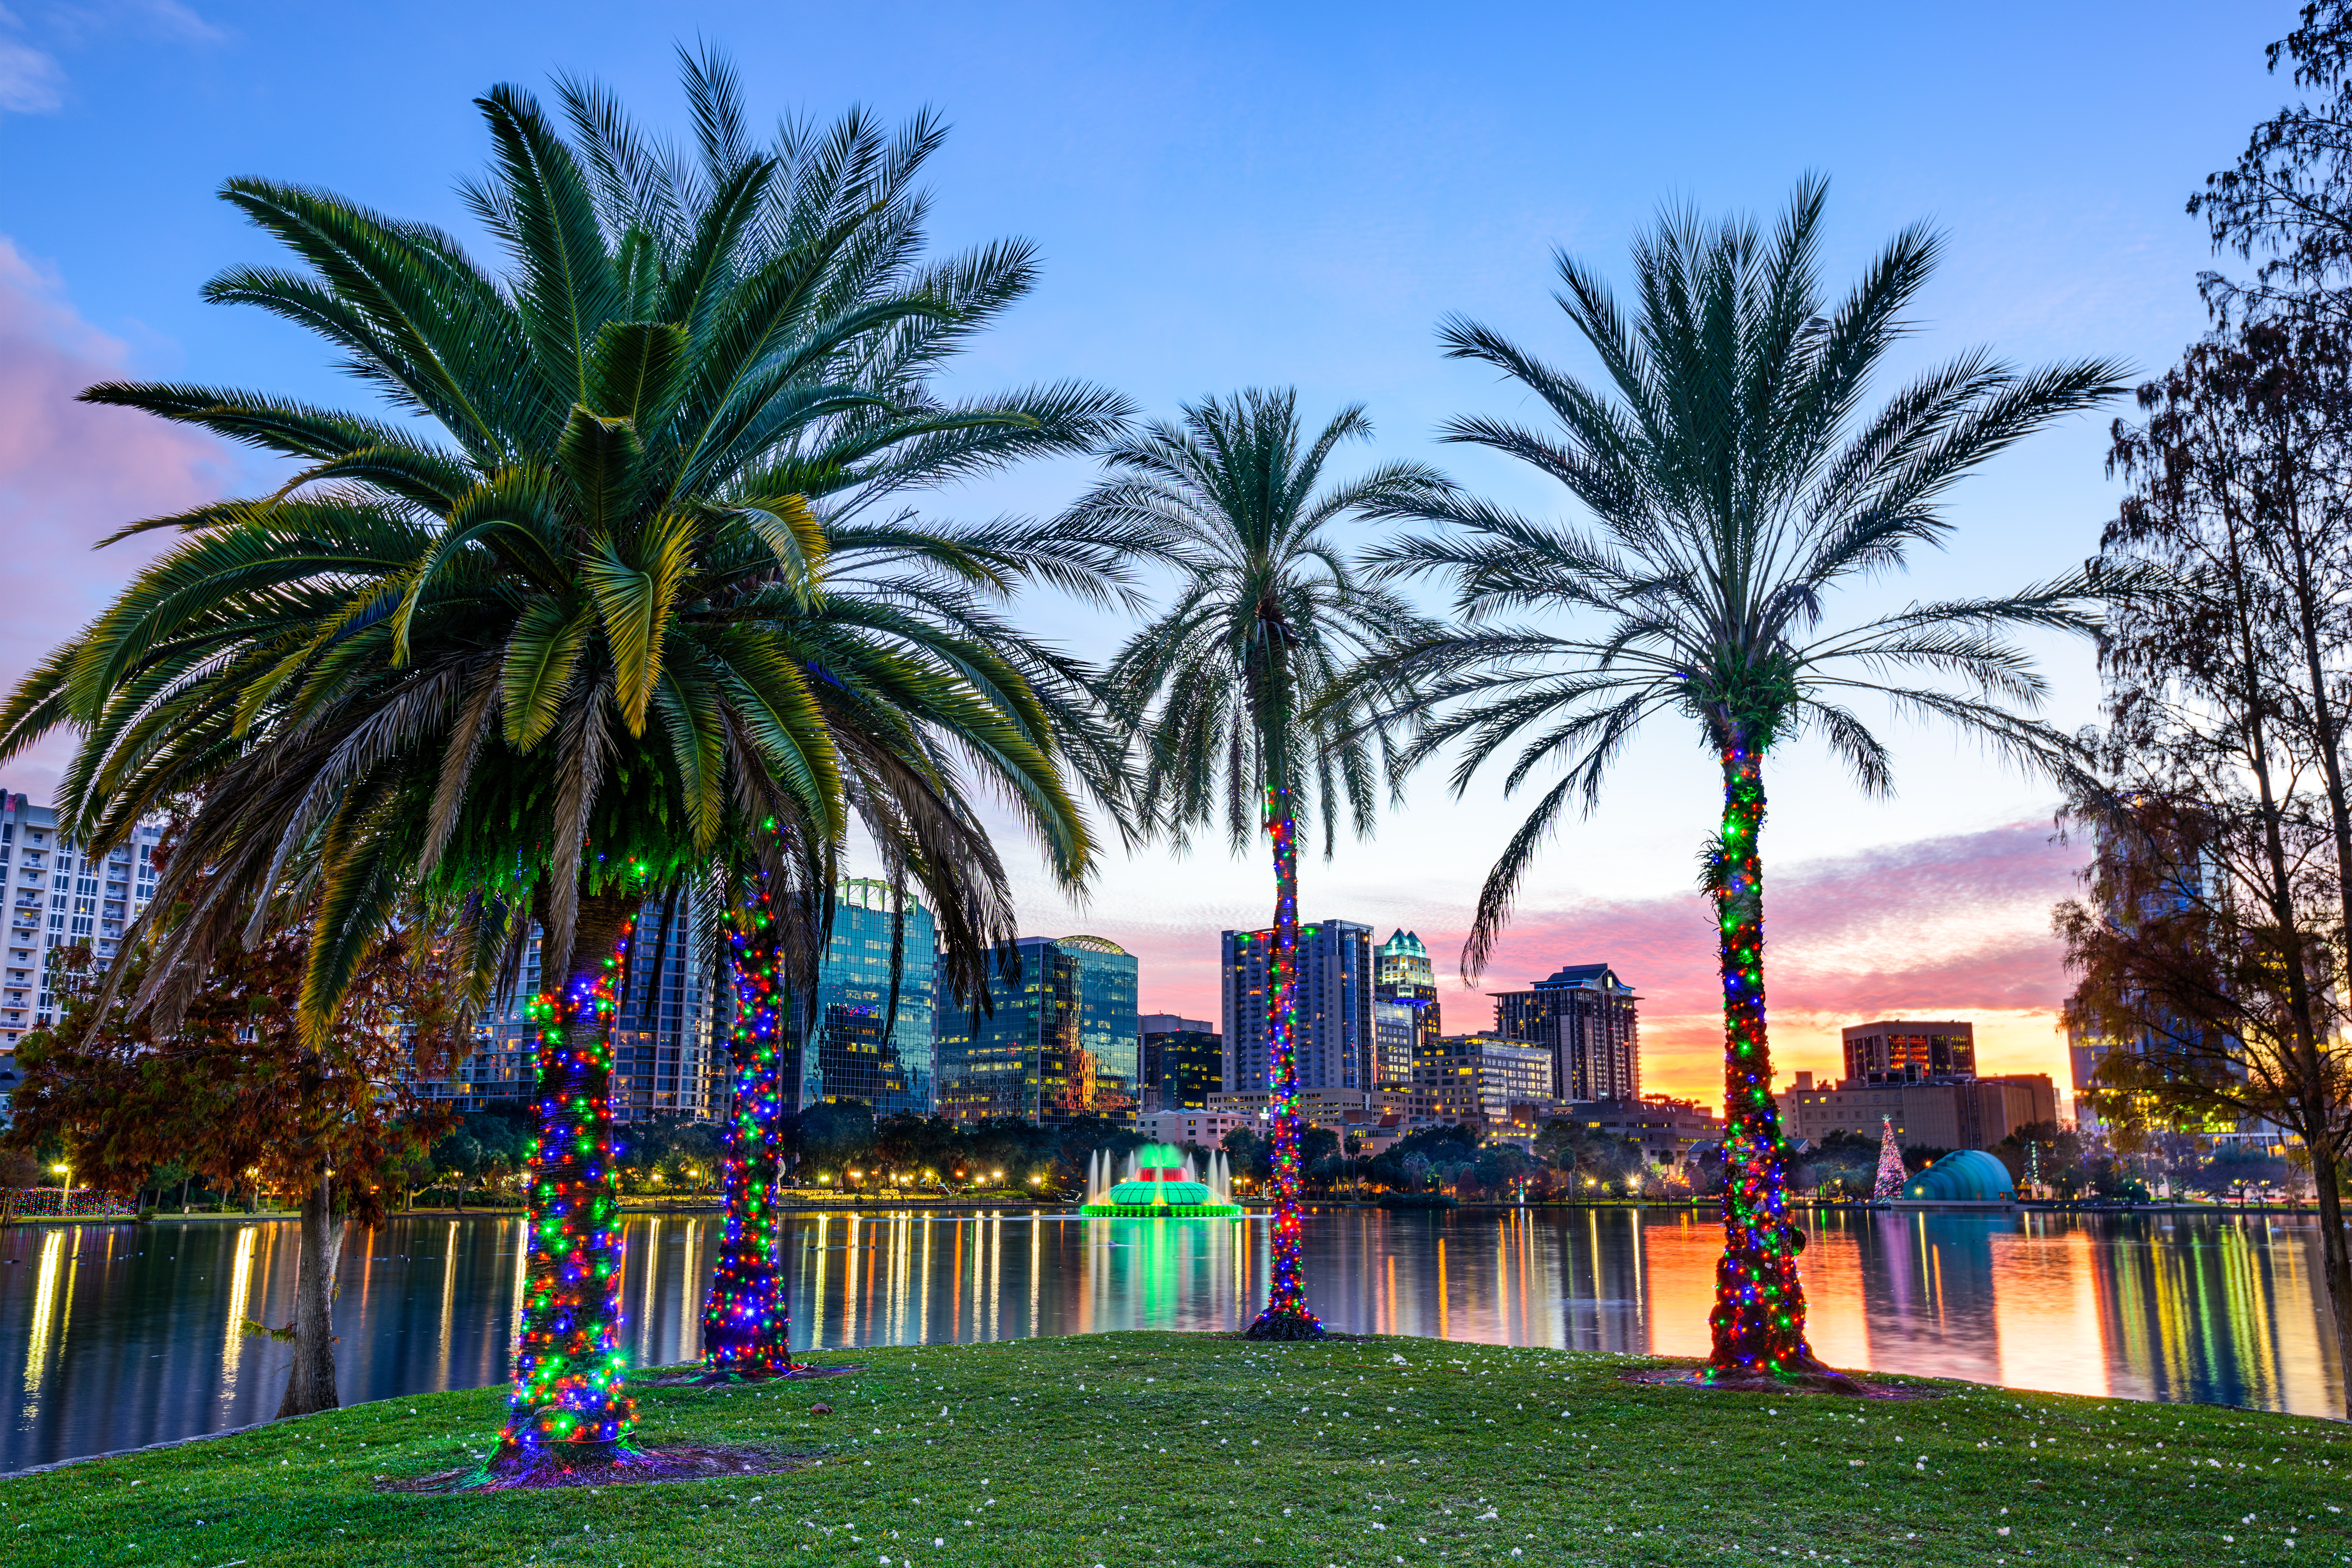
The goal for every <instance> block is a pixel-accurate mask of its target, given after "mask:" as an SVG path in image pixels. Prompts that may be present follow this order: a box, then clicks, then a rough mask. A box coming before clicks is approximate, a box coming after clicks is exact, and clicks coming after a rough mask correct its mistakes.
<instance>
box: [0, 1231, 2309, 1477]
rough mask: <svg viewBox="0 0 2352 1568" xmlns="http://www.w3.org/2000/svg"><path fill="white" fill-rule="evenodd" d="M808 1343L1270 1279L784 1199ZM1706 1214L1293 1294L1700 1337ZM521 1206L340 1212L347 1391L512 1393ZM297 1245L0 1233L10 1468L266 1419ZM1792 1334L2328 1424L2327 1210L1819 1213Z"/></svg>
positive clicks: (1452, 1238)
mask: <svg viewBox="0 0 2352 1568" xmlns="http://www.w3.org/2000/svg"><path fill="white" fill-rule="evenodd" d="M787 1236H788V1242H789V1245H790V1247H791V1248H792V1253H793V1258H794V1260H795V1263H796V1266H797V1277H796V1279H795V1282H794V1289H793V1346H794V1348H795V1349H796V1350H798V1349H802V1348H803V1347H813V1348H814V1349H816V1350H818V1351H820V1352H830V1351H840V1350H843V1349H845V1348H849V1347H855V1346H857V1345H866V1344H913V1343H935V1342H962V1341H972V1340H999V1339H1016V1338H1021V1337H1024V1336H1027V1335H1033V1334H1068V1333H1089V1332H1095V1331H1102V1330H1107V1329H1134V1328H1162V1329H1234V1328H1239V1327H1240V1326H1242V1325H1243V1324H1244V1323H1245V1322H1246V1321H1248V1319H1249V1318H1250V1317H1251V1316H1252V1315H1253V1314H1254V1313H1255V1310H1256V1307H1257V1306H1258V1304H1259V1303H1260V1302H1261V1301H1262V1300H1263V1299H1264V1296H1265V1239H1266V1227H1265V1223H1264V1221H1263V1219H1262V1218H1259V1219H1253V1220H1243V1221H1225V1220H1196V1221H1152V1220H1084V1219H1079V1218H1076V1216H1074V1215H1067V1214H1063V1213H1033V1212H1031V1211H1028V1210H1013V1209H1008V1210H1005V1211H1003V1212H1001V1213H996V1214H989V1215H971V1214H925V1213H920V1212H918V1213H911V1214H897V1215H892V1214H862V1215H853V1214H846V1213H840V1214H803V1215H793V1216H792V1218H791V1221H790V1226H789V1229H788V1232H787ZM718 1238H719V1217H718V1216H717V1215H658V1216H656V1215H638V1216H634V1217H632V1218H630V1219H629V1220H628V1221H627V1222H626V1225H625V1247H626V1249H627V1250H626V1262H625V1267H624V1272H623V1282H622V1289H623V1300H624V1304H625V1324H626V1331H627V1332H628V1334H629V1336H630V1338H631V1341H632V1344H633V1349H634V1353H635V1357H636V1360H637V1361H638V1362H639V1363H645V1364H656V1363H674V1362H681V1361H688V1360H691V1359H693V1357H694V1356H695V1355H696V1354H697V1353H698V1332H699V1311H700V1306H701V1297H702V1291H703V1289H704V1288H705V1287H706V1285H707V1284H708V1281H709V1272H710V1264H711V1258H712V1255H713V1252H714V1251H715V1249H716V1247H717V1243H718ZM1720 1238H1721V1230H1720V1227H1719V1226H1718V1224H1717V1222H1716V1221H1715V1220H1714V1219H1713V1218H1711V1217H1708V1216H1706V1215H1697V1214H1694V1213H1692V1212H1690V1211H1687V1210H1681V1209H1645V1208H1637V1207H1596V1208H1591V1209H1557V1208H1541V1209H1505V1210H1465V1211H1462V1212H1459V1213H1453V1214H1444V1213H1408V1214H1397V1215H1390V1214H1384V1213H1382V1212H1381V1211H1379V1210H1365V1209H1339V1210H1319V1211H1317V1212H1315V1213H1314V1214H1312V1215H1311V1216H1310V1218H1309V1223H1308V1226H1307V1281H1308V1295H1309V1300H1310V1301H1311V1302H1312V1304H1313V1305H1314V1307H1315V1309H1316V1310H1318V1312H1319V1313H1321V1314H1322V1316H1323V1319H1324V1321H1326V1322H1328V1324H1330V1325H1331V1326H1332V1327H1333V1328H1335V1329H1343V1330H1348V1331H1361V1332H1374V1333H1401V1334H1426V1335H1434V1336H1437V1337H1439V1338H1446V1339H1458V1340H1479V1341H1488V1342H1501V1343H1508V1344H1543V1345H1558V1346H1562V1347H1565V1348H1569V1349H1574V1350H1595V1351H1628V1352H1656V1353H1660V1354H1667V1355H1692V1356H1696V1355H1704V1354H1705V1353H1706V1342H1707V1331H1706V1314H1707V1309H1708V1306H1709V1304H1710V1299H1711V1294H1712V1290H1713V1279H1714V1268H1715V1258H1716V1255H1717V1248H1718V1246H1719V1244H1720ZM521 1242H522V1222H521V1221H520V1219H517V1218H513V1217H510V1216H509V1217H499V1216H469V1217H466V1218H462V1219H453V1218H449V1217H447V1216H439V1217H408V1218H398V1219H394V1220H392V1221H391V1222H389V1223H388V1224H386V1225H385V1226H383V1227H382V1228H381V1229H378V1230H375V1231H362V1230H356V1229H355V1230H353V1231H352V1233H351V1235H350V1237H349V1239H348V1240H347V1242H346V1244H345V1247H344V1251H343V1266H342V1275H341V1281H340V1286H341V1293H340V1295H339V1296H338V1298H337V1300H336V1304H335V1321H336V1329H337V1332H338V1333H339V1334H340V1336H341V1346H340V1347H339V1358H340V1368H339V1370H340V1375H341V1393H342V1397H343V1400H344V1402H345V1403H346V1404H352V1403H356V1402H358V1401H361V1400H367V1399H383V1398H389V1397H391V1396H393V1395H395V1394H416V1393H423V1392H426V1391H429V1390H434V1389H445V1388H467V1387H476V1386H479V1385H481V1384H495V1383H500V1382H503V1381H504V1380H505V1377H506V1373H507V1357H508V1352H509V1342H510V1340H511V1337H512V1335H513V1332H514V1322H515V1313H516V1303H517V1299H518V1296H517V1292H518V1287H519V1285H520V1279H521V1263H522V1253H521ZM294 1253H295V1232H294V1227H293V1226H291V1225H287V1224H281V1223H267V1224H240V1223H236V1222H235V1221H233V1220H190V1221H180V1220H172V1219H165V1220H161V1221H158V1222H156V1223H154V1224H152V1225H149V1226H131V1225H91V1226H8V1227H6V1228H5V1230H0V1370H5V1374H6V1375H7V1376H8V1377H9V1379H10V1382H11V1383H12V1384H14V1385H15V1386H14V1387H13V1388H12V1389H11V1396H12V1399H13V1402H14V1405H15V1409H14V1411H13V1414H12V1418H11V1419H10V1421H9V1422H8V1423H7V1426H6V1429H5V1436H0V1470H10V1469H18V1468H23V1467H25V1466H26V1465H37V1464H41V1463H45V1462H47V1461H48V1460H52V1459H59V1458H69V1457H71V1456H74V1455H79V1454H89V1453H100V1452H104V1451H107V1450H110V1449H116V1448H126V1447H137V1446H139V1445H142V1444H146V1443H153V1442H160V1441H163V1440H165V1439H167V1438H173V1437H181V1436H189V1435H191V1434H194V1433H198V1432H207V1431H217V1430H220V1429H222V1428H225V1427H229V1426H245V1425H247V1424H250V1423H253V1422H257V1421H263V1420H267V1419H268V1417H269V1416H270V1415H272V1414H273V1413H274V1412H275V1411H276V1410H277V1408H278V1399H279V1397H280V1396H281V1395H282V1394H283V1393H284V1392H285V1375H286V1371H285V1369H286V1364H287V1360H288V1354H289V1352H288V1348H287V1347H286V1346H284V1345H280V1344H278V1343H276V1342H272V1341H270V1340H268V1339H265V1338H262V1337H260V1336H258V1335H251V1334H247V1333H245V1332H244V1331H243V1325H244V1324H245V1322H246V1321H247V1319H248V1318H250V1319H253V1320H256V1321H261V1322H265V1323H271V1324H277V1323H282V1322H284V1321H285V1320H286V1319H287V1318H288V1317H289V1316H290V1315H291V1302H292V1300H293V1288H294ZM1805 1274H1806V1289H1807V1294H1808V1297H1809V1300H1810V1301H1811V1335H1812V1342H1813V1345H1814V1348H1815V1349H1816V1351H1818V1352H1819V1353H1820V1354H1821V1355H1822V1357H1823V1359H1825V1360H1827V1361H1829V1362H1830V1363H1832V1364H1834V1365H1838V1366H1843V1367H1856V1368H1871V1369H1876V1370H1881V1371H1888V1372H1906V1373H1928V1374H1934V1375H1938V1376H1947V1377H1963V1378H1972V1379H1976V1380H1978V1381H1980V1382H1985V1383H1998V1384H2010V1385H2012V1386H2016V1387H2021V1388H2039V1389H2052V1390H2057V1391H2060V1392H2063V1393H2070V1394H2116V1395H2122V1396H2126V1397H2130V1398H2137V1399H2181V1400H2202V1401H2209V1402H2217V1403H2224V1404H2232V1405H2250V1406H2253V1407H2256V1408H2260V1409H2265V1410H2284V1411H2292V1412H2295V1413H2298V1414H2303V1415H2339V1414H2341V1411H2342V1397H2343V1396H2342V1393H2341V1390H2342V1386H2343V1370H2342V1368H2341V1367H2340V1366H2339V1365H2338V1364H2337V1359H2336V1347H2335V1342H2334V1339H2333V1336H2332V1335H2331V1334H2329V1333H2328V1332H2327V1331H2326V1327H2325V1323H2324V1321H2323V1318H2324V1309H2325V1304H2326V1287H2325V1285H2324V1282H2323V1277H2322V1275H2321V1273H2320V1268H2319V1232H2318V1227H2317V1225H2316V1222H2315V1220H2313V1219H2311V1218H2309V1217H2307V1216H2302V1215H2242V1216H2223V1215H2116V1216H2089V1215H2053V1214H2041V1213H2016V1214H2002V1215H1994V1214H1961V1213H1910V1214H1899V1215H1898V1214H1871V1213H1864V1212H1832V1213H1825V1214H1822V1215H1819V1216H1817V1218H1816V1219H1815V1221H1814V1222H1813V1242H1812V1245H1811V1247H1809V1248H1808V1249H1807V1250H1806V1253H1805Z"/></svg>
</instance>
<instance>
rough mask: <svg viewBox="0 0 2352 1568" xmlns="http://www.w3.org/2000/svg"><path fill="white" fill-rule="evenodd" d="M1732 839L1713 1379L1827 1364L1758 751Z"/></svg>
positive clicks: (1732, 779) (1738, 766) (1720, 933)
mask: <svg viewBox="0 0 2352 1568" xmlns="http://www.w3.org/2000/svg"><path fill="white" fill-rule="evenodd" d="M1722 763H1723V831H1722V837H1721V839H1720V840H1719V842H1718V843H1717V846H1716V850H1715V856H1714V862H1715V863H1714V864H1713V866H1711V867H1710V868H1709V876H1708V881H1709V885H1710V889H1711V890H1712V892H1713V894H1714V897H1715V907H1716V917H1717V941H1718V942H1719V943H1720V949H1721V958H1722V968H1723V1029H1724V1058H1723V1089H1724V1111H1725V1128H1724V1141H1723V1152H1724V1159H1725V1163H1726V1171H1725V1176H1726V1180H1725V1184H1724V1194H1723V1258H1722V1260H1721V1261H1720V1262H1719V1263H1718V1264H1717V1266H1716V1286H1715V1311H1714V1313H1713V1314H1712V1315H1711V1316H1710V1317H1709V1319H1708V1323H1709V1326H1710V1327H1712V1328H1713V1330H1714V1331H1715V1346H1714V1353H1713V1354H1712V1356H1710V1358H1709V1363H1708V1367H1707V1372H1706V1375H1707V1377H1708V1378H1709V1379H1710V1380H1712V1381H1721V1380H1724V1379H1727V1378H1743V1379H1746V1378H1757V1379H1760V1378H1768V1377H1770V1378H1781V1377H1790V1376H1793V1375H1796V1374H1798V1373H1802V1372H1807V1371H1810V1370H1811V1369H1812V1368H1813V1367H1814V1366H1815V1365H1817V1363H1815V1362H1814V1360H1813V1355H1812V1352H1811V1349H1810V1348H1809V1347H1808V1346H1807V1344H1806V1342H1805V1292H1804V1287H1803V1284H1802V1283H1801V1280H1800V1279H1799V1278H1798V1273H1797V1254H1798V1253H1799V1252H1800V1251H1801V1250H1802V1248H1803V1247H1804V1235H1803V1233H1802V1232H1801V1231H1800V1230H1798V1229H1797V1227H1796V1226H1793V1225H1791V1224H1790V1221H1789V1168H1788V1161H1789V1145H1788V1141H1787V1140H1786V1139H1785V1138H1783V1137H1782V1136H1781V1134H1780V1107H1779V1105H1778V1104H1777V1103H1776V1102H1775V1101H1774V1100H1773V1098H1772V1053H1771V1047H1770V1044H1769V1040H1768V1038H1767V1036H1766V1034H1765V1026H1764V868H1763V864H1762V862H1761V861H1760V860H1759V858H1757V839H1758V837H1759V834H1760V833H1761V832H1762V829H1763V826H1764V773H1763V758H1762V756H1761V754H1760V751H1759V749H1758V748H1756V747H1753V746H1748V745H1742V744H1739V743H1737V742H1735V743H1733V744H1731V745H1728V746H1727V747H1725V748H1724V750H1723V753H1722Z"/></svg>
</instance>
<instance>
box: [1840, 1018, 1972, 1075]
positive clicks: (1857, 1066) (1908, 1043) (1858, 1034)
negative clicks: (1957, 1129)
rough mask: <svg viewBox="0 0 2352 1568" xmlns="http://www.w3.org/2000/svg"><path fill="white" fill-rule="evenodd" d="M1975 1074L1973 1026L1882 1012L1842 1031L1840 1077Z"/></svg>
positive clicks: (1949, 1020) (1946, 1020)
mask: <svg viewBox="0 0 2352 1568" xmlns="http://www.w3.org/2000/svg"><path fill="white" fill-rule="evenodd" d="M1976 1075H1977V1031H1976V1026H1975V1025H1973V1024H1969V1023H1967V1022H1965V1021H1962V1020H1959V1019H1914V1020H1905V1019H1900V1018H1882V1019H1880V1020H1879V1021H1877V1022H1876V1023H1871V1024H1856V1025H1854V1026H1853V1027H1852V1028H1850V1029H1847V1030H1846V1031H1845V1077H1844V1079H1843V1080H1842V1081H1843V1082H1846V1083H1860V1084H1886V1083H1931V1082H1934V1081H1935V1080H1937V1079H1959V1078H1974V1077H1976Z"/></svg>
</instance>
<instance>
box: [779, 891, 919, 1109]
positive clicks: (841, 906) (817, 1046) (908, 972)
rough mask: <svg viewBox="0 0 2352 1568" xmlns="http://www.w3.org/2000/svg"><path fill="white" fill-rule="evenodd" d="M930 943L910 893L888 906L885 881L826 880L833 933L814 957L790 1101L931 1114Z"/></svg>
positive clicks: (891, 898) (803, 1103)
mask: <svg viewBox="0 0 2352 1568" xmlns="http://www.w3.org/2000/svg"><path fill="white" fill-rule="evenodd" d="M894 908H895V909H896V910H898V912H895V913H894V912H893V911H894ZM937 948H938V942H937V940H936V938H935V935H934V931H933V928H932V923H931V911H930V910H928V909H926V908H924V907H923V906H922V905H921V904H919V903H917V902H915V901H914V900H911V899H910V900H905V901H904V903H903V905H894V903H893V897H892V894H891V891H890V885H889V884H888V883H887V882H877V881H872V880H869V879H866V878H862V877H861V878H852V879H848V880H846V881H845V882H843V883H842V884H841V885H840V887H838V888H837V889H835V896H834V910H833V936H832V939H831V940H830V941H828V942H826V943H825V949H824V958H823V959H822V960H821V961H820V963H819V964H818V968H817V982H816V1006H815V1009H814V1020H813V1022H812V1023H811V1025H810V1027H809V1047H810V1048H809V1049H808V1050H806V1051H804V1052H803V1053H802V1058H801V1071H800V1082H799V1085H798V1097H797V1100H796V1104H797V1105H798V1106H799V1107H801V1108H806V1107H808V1106H812V1105H818V1104H823V1103H825V1102H828V1101H831V1102H835V1103H838V1102H841V1101H845V1100H856V1101H859V1102H860V1103H862V1104H866V1105H869V1106H872V1107H873V1108H874V1114H875V1115H877V1116H891V1115H895V1114H897V1113H898V1112H899V1111H902V1110H904V1111H913V1112H914V1113H915V1114H917V1115H919V1116H928V1115H929V1114H930V1113H931V1109H932V1107H933V1105H934V1104H935V1103H936V1099H935V1095H936V1089H937V1085H936V1084H935V1082H934V1077H935V1072H934V1062H935V1060H936V1053H937V1051H938V1044H937V1041H936V1039H935V1037H934V1036H935V1028H934V1022H935V1021H934V1019H933V1016H932V1000H933V996H932V993H933V988H934V986H935V985H936V984H937V983H938V955H937V951H936V950H937ZM894 952H896V953H897V955H898V957H897V960H896V963H897V979H898V987H897V990H898V998H897V1003H898V1005H897V1008H896V1010H895V1013H894V1011H893V1008H892V1005H891V979H892V964H893V959H892V954H893V953H894Z"/></svg>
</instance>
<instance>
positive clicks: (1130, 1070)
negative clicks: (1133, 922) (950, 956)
mask: <svg viewBox="0 0 2352 1568" xmlns="http://www.w3.org/2000/svg"><path fill="white" fill-rule="evenodd" d="M1012 946H1013V950H1012V952H1010V953H1009V954H1005V955H1003V957H1005V958H1007V959H1009V960H1010V961H1011V962H1010V963H1000V962H998V961H996V960H992V961H991V963H990V967H989V977H988V991H989V1000H990V1004H991V1005H990V1009H989V1011H987V1012H986V1013H984V1014H983V1013H982V1012H981V1011H980V1010H979V1009H978V1008H974V1007H967V1006H959V1005H956V1004H955V1003H953V1002H952V1001H951V1000H950V999H949V998H948V997H947V995H946V994H945V991H944V989H943V988H942V989H941V991H940V1004H941V1005H940V1007H939V1008H938V1010H937V1014H936V1016H937V1020H938V1022H937V1026H936V1038H937V1040H938V1063H939V1068H938V1071H939V1080H938V1081H939V1110H940V1115H942V1116H946V1117H948V1118H950V1119H951V1120H953V1121H989V1120H992V1119H995V1118H1006V1117H1012V1118H1019V1119H1021V1120H1023V1121H1034V1122H1038V1123H1040V1124H1043V1125H1045V1126H1055V1125H1058V1124H1060V1123H1063V1122H1066V1121H1074V1120H1076V1119H1078V1118H1081V1117H1088V1116H1099V1117H1103V1118H1106V1119H1108V1120H1110V1121H1132V1120H1134V1117H1135V1114H1136V1110H1137V1109H1138V1100H1139V1096H1138V1093H1137V1089H1138V1085H1137V1079H1139V1077H1140V1076H1141V1073H1142V1065H1143V1064H1142V1062H1141V1060H1140V1058H1141V1056H1142V1040H1141V1037H1140V1033H1139V1030H1138V1029H1137V1027H1136V1019H1137V1015H1136V1006H1135V1004H1136V963H1135V958H1134V955H1133V954H1131V953H1129V952H1127V951H1126V950H1125V949H1124V948H1122V947H1120V946H1118V944H1117V943H1116V942H1107V941H1105V940H1104V939H1103V938H1101V937H1098V936H1066V937H1062V938H1059V939H1056V940H1047V939H1046V938H1044V937H1023V938H1022V939H1021V940H1020V941H1019V942H1014V943H1013V944H1012Z"/></svg>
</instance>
